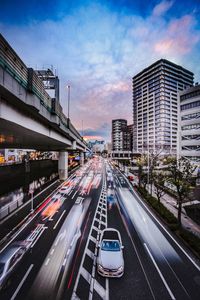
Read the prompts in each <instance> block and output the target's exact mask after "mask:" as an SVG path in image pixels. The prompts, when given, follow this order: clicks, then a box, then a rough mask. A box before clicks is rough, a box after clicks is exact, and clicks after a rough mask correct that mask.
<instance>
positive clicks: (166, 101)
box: [133, 59, 194, 154]
mask: <svg viewBox="0 0 200 300" xmlns="http://www.w3.org/2000/svg"><path fill="white" fill-rule="evenodd" d="M193 77H194V75H193V73H192V72H190V71H189V70H187V69H185V68H183V67H181V66H179V65H176V64H174V63H172V62H170V61H168V60H165V59H160V60H158V61H157V62H155V63H154V64H152V65H151V66H149V67H148V68H146V69H144V70H143V71H141V72H140V73H139V74H137V75H136V76H134V77H133V151H134V152H139V153H142V152H144V151H145V150H146V149H147V148H148V149H153V150H154V151H156V149H158V148H159V149H163V151H164V152H165V153H171V154H175V153H176V151H177V131H178V97H179V91H183V90H184V89H185V88H188V87H191V86H192V85H193Z"/></svg>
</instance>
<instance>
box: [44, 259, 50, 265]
mask: <svg viewBox="0 0 200 300" xmlns="http://www.w3.org/2000/svg"><path fill="white" fill-rule="evenodd" d="M49 261H50V258H47V260H46V262H45V266H47V265H48V263H49Z"/></svg>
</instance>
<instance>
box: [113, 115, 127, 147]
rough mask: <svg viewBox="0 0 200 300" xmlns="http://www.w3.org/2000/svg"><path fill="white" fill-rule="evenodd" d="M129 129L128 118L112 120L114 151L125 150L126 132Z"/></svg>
mask: <svg viewBox="0 0 200 300" xmlns="http://www.w3.org/2000/svg"><path fill="white" fill-rule="evenodd" d="M126 130H127V120H125V119H116V120H112V151H123V150H124V142H123V138H124V132H125V131H126Z"/></svg>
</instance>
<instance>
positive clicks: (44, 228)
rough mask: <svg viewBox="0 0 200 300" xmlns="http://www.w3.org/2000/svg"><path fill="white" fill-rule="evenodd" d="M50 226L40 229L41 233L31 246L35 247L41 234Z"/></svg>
mask: <svg viewBox="0 0 200 300" xmlns="http://www.w3.org/2000/svg"><path fill="white" fill-rule="evenodd" d="M47 228H48V227H43V229H42V230H41V231H40V233H39V234H38V236H37V238H36V239H35V241H34V242H33V243H32V245H31V248H33V247H34V246H35V244H36V243H37V241H38V240H39V238H40V237H41V235H42V234H43V232H44V231H45V229H47Z"/></svg>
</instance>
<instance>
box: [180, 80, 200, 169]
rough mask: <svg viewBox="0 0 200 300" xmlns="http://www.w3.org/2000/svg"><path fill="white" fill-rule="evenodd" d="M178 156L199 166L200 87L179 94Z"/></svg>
mask: <svg viewBox="0 0 200 300" xmlns="http://www.w3.org/2000/svg"><path fill="white" fill-rule="evenodd" d="M179 124H180V126H179V130H180V134H179V149H178V154H179V156H184V157H186V158H188V159H190V160H191V161H192V162H194V163H197V164H199V165H200V85H196V86H194V87H191V88H190V89H187V90H185V91H183V92H181V93H180V114H179Z"/></svg>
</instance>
